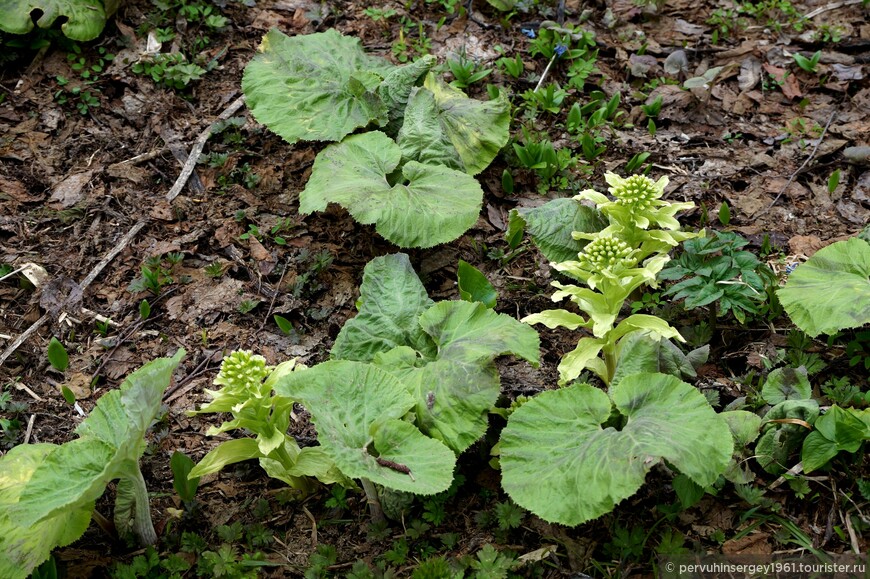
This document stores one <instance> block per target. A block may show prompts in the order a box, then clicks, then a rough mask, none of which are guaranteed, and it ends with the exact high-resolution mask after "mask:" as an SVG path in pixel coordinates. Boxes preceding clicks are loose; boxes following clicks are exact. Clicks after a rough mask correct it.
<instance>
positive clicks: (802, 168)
mask: <svg viewBox="0 0 870 579" xmlns="http://www.w3.org/2000/svg"><path fill="white" fill-rule="evenodd" d="M835 116H837V109H834V111H833V112H832V113H831V116H830V117H828V122H827V123H825V128H824V129H823V130H822V134H821V135H819V138H818V140H817V141H816V146H815V147H813V150H812V151H811V152H810V156H809V157H807V158H806V159H804V162H803V163H801V166H800V167H798V168H797V171H795V172H794V173H792V174H791V177H789V178H788V181H786V183H785V186H784V187H783V188H782V189H781V190H780V191H779V193H777V194H776V197H774V198H773V201H771V202H770V205H768V206H767V210H766V211H770V208H771V207H773V206H774V205H776V202H777V201H779V198H780V197H782V194H783V193H785V192H786V190H787V189H788V188H789V187H791V184H792V182H794V179H795V177H797V176H798V173H800V172H801V171H803V170H804V167H806V166H807V163H809V162H810V161H811V160H812V159H813V157H815V156H816V152H817V151H818V150H819V147H820V146H821V144H822V141H823V140H824V138H825V133H827V132H828V127H830V126H831V121H833V120H834V117H835ZM759 215H760V214H759Z"/></svg>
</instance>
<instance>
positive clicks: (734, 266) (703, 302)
mask: <svg viewBox="0 0 870 579" xmlns="http://www.w3.org/2000/svg"><path fill="white" fill-rule="evenodd" d="M720 213H721V211H720ZM748 243H749V242H748V241H747V240H746V239H744V238H743V237H741V236H740V235H738V234H736V233H731V232H721V231H714V232H711V234H710V236H708V237H706V238H700V239H690V240H688V241H686V242H685V243H684V244H683V253H681V254H679V255H678V256H677V257H676V259H674V260H673V261H672V262H671V263H670V264H668V266H667V267H666V268H665V269H664V270H663V271H662V272H661V273H660V274H659V279H660V280H669V281H677V280H682V281H679V283H677V284H675V285H672V286H671V287H670V288H668V290H667V291H666V292H665V293H664V294H663V295H665V296H673V299H674V300H681V299H682V300H685V301H684V304H683V305H684V307H685V308H686V309H695V308H700V307H704V306H708V305H711V304H714V303H715V304H716V307H715V308H714V309H712V310H711V316H713V320H711V323H713V322H715V317H716V316H720V317H722V316H726V315H727V314H728V313H729V312H730V313H732V314H733V315H734V317H735V319H737V321H738V322H740V323H743V322H744V321H745V320H746V316H747V315H748V314H761V313H764V312H767V311H773V310H772V308H773V307H774V305H775V304H771V303H769V302H771V300H772V299H775V297H776V296H773V298H771V295H772V294H773V288H775V286H776V275H775V274H774V273H773V271H771V269H770V268H769V267H768V266H767V265H766V264H764V263H762V262H761V261H760V260H759V259H758V257H756V256H755V254H753V253H752V252H749V251H744V250H742V249H741V248H743V247H744V246H745V245H747V244H748Z"/></svg>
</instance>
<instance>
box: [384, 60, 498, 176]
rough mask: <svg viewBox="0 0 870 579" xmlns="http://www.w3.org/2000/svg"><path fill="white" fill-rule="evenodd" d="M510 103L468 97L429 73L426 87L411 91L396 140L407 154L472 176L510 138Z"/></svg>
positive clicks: (490, 160)
mask: <svg viewBox="0 0 870 579" xmlns="http://www.w3.org/2000/svg"><path fill="white" fill-rule="evenodd" d="M509 124H510V104H509V103H508V101H507V98H506V97H505V96H503V95H501V94H500V95H499V97H498V98H497V99H495V100H491V101H478V100H475V99H470V98H468V97H467V96H466V95H465V93H463V92H462V91H461V90H459V89H456V88H454V87H452V86H450V85H449V84H447V83H445V82H444V81H443V80H441V79H440V78H438V77H437V76H435V75H434V74H431V73H430V74H429V75H428V76H427V77H426V81H425V83H424V88H417V89H415V90H413V91H412V92H411V95H410V98H409V99H408V106H407V108H406V109H405V121H404V124H403V125H402V128H401V129H400V130H399V136H398V137H397V139H396V140H397V142H398V143H399V146H401V148H402V154H403V155H404V156H405V157H406V158H407V159H413V160H415V161H420V162H421V163H434V164H439V165H446V166H448V167H452V168H454V169H458V170H461V171H464V172H466V173H468V174H469V175H476V174H478V173H480V172H481V171H483V170H484V169H485V168H486V167H487V166H488V165H489V164H490V163H491V162H492V160H493V159H494V158H495V156H496V155H497V154H498V152H499V151H500V150H501V148H502V147H504V146H505V144H507V141H508V136H509V133H508V125H509Z"/></svg>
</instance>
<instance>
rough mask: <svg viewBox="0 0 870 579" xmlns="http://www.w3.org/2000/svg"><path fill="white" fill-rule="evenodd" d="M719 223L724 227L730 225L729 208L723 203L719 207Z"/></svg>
mask: <svg viewBox="0 0 870 579" xmlns="http://www.w3.org/2000/svg"><path fill="white" fill-rule="evenodd" d="M719 223H721V224H722V225H724V226H726V227H727V226H728V224H729V223H731V208H730V207H728V203H726V202H725V201H723V202H722V204H721V205H720V206H719Z"/></svg>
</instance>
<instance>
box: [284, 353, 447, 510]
mask: <svg viewBox="0 0 870 579" xmlns="http://www.w3.org/2000/svg"><path fill="white" fill-rule="evenodd" d="M275 391H276V392H277V393H278V394H279V395H281V396H287V397H289V398H292V399H294V400H298V401H299V402H301V403H302V404H304V405H305V407H306V408H307V409H308V411H309V412H310V413H311V418H312V421H313V422H314V424H315V425H316V426H317V437H318V440H319V441H320V444H321V446H322V447H323V449H324V451H325V452H326V453H327V454H329V455H330V456H331V458H332V459H333V460H334V461H335V464H336V466H338V468H339V469H340V470H341V472H342V473H344V474H345V475H346V476H348V477H351V478H367V479H369V480H371V481H373V482H376V483H378V484H381V485H384V486H386V487H389V488H392V489H396V490H401V491H406V492H412V493H416V494H423V495H428V494H434V493H438V492H441V491H443V490H445V489H447V488H448V487H449V486H450V483H451V482H452V481H453V468H454V466H455V464H456V457H455V455H454V454H453V452H452V451H451V450H450V449H449V448H447V447H446V446H444V445H443V444H442V443H441V442H439V441H437V440H434V439H432V438H429V437H427V436H425V435H424V434H422V433H421V432H420V431H419V430H417V428H416V427H415V426H414V425H413V424H411V423H409V422H405V421H403V420H401V418H402V417H403V416H404V415H405V414H406V413H407V412H408V411H409V410H410V409H411V408H412V407H413V406H414V399H413V398H412V397H411V395H410V393H409V392H408V391H407V389H406V388H405V387H404V386H403V385H402V384H401V383H399V381H398V380H397V379H396V378H395V377H394V376H392V375H391V374H389V373H387V372H386V371H384V370H381V369H380V368H378V367H377V366H374V365H371V364H365V363H362V362H353V361H350V360H333V361H330V362H324V363H322V364H318V365H317V366H314V367H313V368H310V369H309V370H306V371H305V372H299V373H293V374H290V375H287V376H285V377H284V378H283V379H282V380H281V381H279V383H278V384H277V385H276V386H275ZM403 469H404V470H403ZM405 471H408V472H405Z"/></svg>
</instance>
